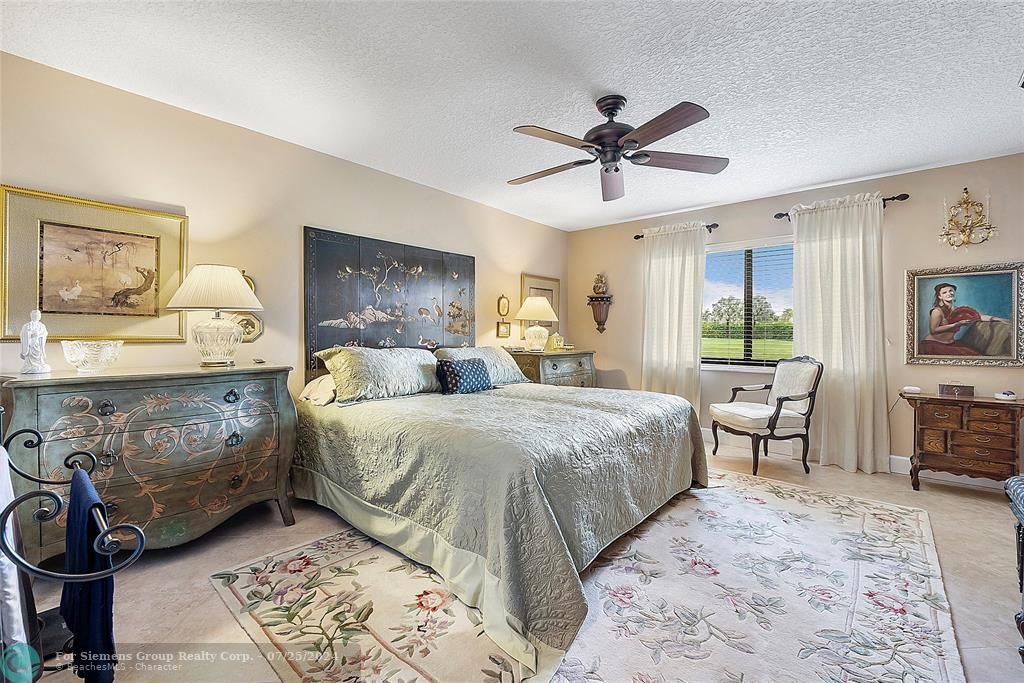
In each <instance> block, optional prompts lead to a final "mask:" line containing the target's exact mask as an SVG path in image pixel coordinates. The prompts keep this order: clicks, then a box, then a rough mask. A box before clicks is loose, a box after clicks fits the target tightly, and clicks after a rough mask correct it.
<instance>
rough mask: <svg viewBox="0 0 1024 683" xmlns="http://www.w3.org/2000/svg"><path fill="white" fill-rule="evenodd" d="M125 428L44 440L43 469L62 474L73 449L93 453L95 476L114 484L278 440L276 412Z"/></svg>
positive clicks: (241, 454) (260, 448)
mask: <svg viewBox="0 0 1024 683" xmlns="http://www.w3.org/2000/svg"><path fill="white" fill-rule="evenodd" d="M126 427H127V430H126V431H118V432H113V433H109V434H100V435H87V436H84V437H76V438H74V439H60V440H53V439H51V440H49V441H46V442H45V443H44V444H43V446H42V449H41V453H40V462H39V466H40V470H41V471H42V472H44V473H46V476H48V477H51V478H64V477H62V475H61V474H60V472H62V471H66V470H63V466H64V458H65V457H66V456H67V455H68V454H69V453H71V452H72V451H75V450H84V451H88V452H90V453H92V454H93V455H95V456H96V458H97V460H98V461H99V462H98V464H97V467H96V470H95V472H94V473H93V478H94V479H97V480H99V479H102V480H107V481H111V482H116V481H119V480H121V479H125V478H131V477H134V476H138V475H157V476H159V475H158V473H160V472H162V471H168V470H173V469H176V468H182V467H191V468H193V469H194V468H195V467H197V466H200V465H204V464H206V463H210V462H214V461H217V460H219V459H221V458H224V459H230V460H231V461H233V462H237V461H238V460H239V459H243V458H248V457H251V456H252V455H254V454H257V453H262V452H265V451H273V450H276V449H277V447H278V442H279V417H278V415H277V413H261V414H256V415H244V416H242V417H237V418H227V419H220V420H210V421H203V420H202V419H201V418H185V419H182V420H177V421H175V422H174V423H172V422H170V421H168V422H165V421H149V422H141V423H128V424H127V425H126Z"/></svg>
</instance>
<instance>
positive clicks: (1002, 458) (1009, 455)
mask: <svg viewBox="0 0 1024 683" xmlns="http://www.w3.org/2000/svg"><path fill="white" fill-rule="evenodd" d="M953 453H954V455H961V456H964V457H967V458H978V459H980V460H995V461H999V462H1009V463H1013V462H1016V461H1017V456H1016V454H1015V453H1014V452H1013V451H1006V450H1002V449H999V448H986V447H984V446H962V445H954V446H953Z"/></svg>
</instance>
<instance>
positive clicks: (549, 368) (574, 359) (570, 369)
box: [541, 356, 594, 383]
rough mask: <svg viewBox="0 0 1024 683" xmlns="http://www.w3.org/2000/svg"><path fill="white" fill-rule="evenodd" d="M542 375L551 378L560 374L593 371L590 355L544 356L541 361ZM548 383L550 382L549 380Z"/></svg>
mask: <svg viewBox="0 0 1024 683" xmlns="http://www.w3.org/2000/svg"><path fill="white" fill-rule="evenodd" d="M541 367H542V368H543V373H544V377H545V378H546V379H551V378H554V377H558V376H561V375H574V374H578V373H584V372H591V371H593V369H594V368H593V365H591V361H590V356H562V357H559V358H544V359H543V360H542V361H541ZM549 383H550V382H549Z"/></svg>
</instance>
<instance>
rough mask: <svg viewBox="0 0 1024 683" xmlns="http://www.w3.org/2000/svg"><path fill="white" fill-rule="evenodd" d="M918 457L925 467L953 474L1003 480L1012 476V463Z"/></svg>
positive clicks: (931, 456) (937, 456)
mask: <svg viewBox="0 0 1024 683" xmlns="http://www.w3.org/2000/svg"><path fill="white" fill-rule="evenodd" d="M919 457H920V461H921V464H922V465H924V466H926V467H929V468H934V469H938V470H942V471H946V472H952V473H954V474H967V473H972V474H984V475H986V476H989V475H995V476H997V477H1000V478H1003V479H1005V478H1007V477H1010V476H1013V474H1014V469H1015V468H1014V466H1013V464H1012V463H1002V462H993V461H990V460H979V459H977V458H962V457H957V456H950V455H921V456H919Z"/></svg>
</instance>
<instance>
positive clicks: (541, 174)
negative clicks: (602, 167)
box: [508, 159, 597, 185]
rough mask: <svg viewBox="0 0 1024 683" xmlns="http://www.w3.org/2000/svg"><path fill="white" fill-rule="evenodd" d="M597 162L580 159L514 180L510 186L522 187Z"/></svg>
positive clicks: (509, 182)
mask: <svg viewBox="0 0 1024 683" xmlns="http://www.w3.org/2000/svg"><path fill="white" fill-rule="evenodd" d="M595 161H597V159H579V160H577V161H570V162H569V163H567V164H562V165H561V166H555V167H553V168H546V169H544V170H543V171H537V172H536V173H531V174H530V175H524V176H523V177H522V178H513V179H512V180H510V181H508V184H509V185H522V184H523V183H528V182H530V181H531V180H537V179H538V178H546V177H547V176H549V175H554V174H556V173H561V172H562V171H568V170H569V169H572V168H576V167H577V166H586V165H587V164H592V163H594V162H595Z"/></svg>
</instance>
